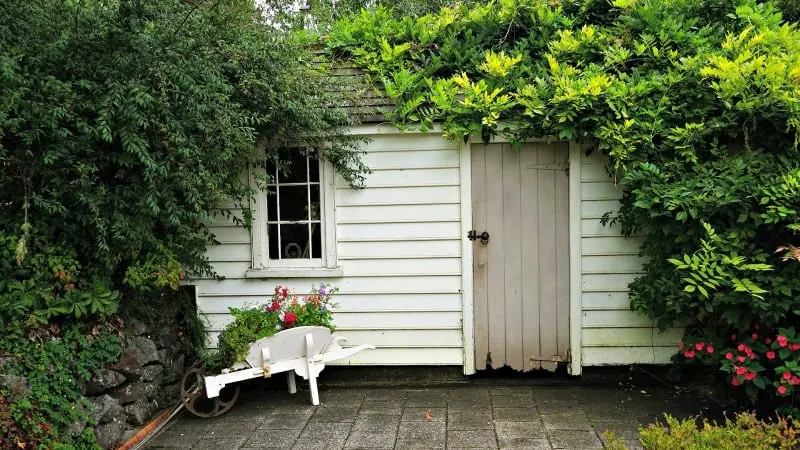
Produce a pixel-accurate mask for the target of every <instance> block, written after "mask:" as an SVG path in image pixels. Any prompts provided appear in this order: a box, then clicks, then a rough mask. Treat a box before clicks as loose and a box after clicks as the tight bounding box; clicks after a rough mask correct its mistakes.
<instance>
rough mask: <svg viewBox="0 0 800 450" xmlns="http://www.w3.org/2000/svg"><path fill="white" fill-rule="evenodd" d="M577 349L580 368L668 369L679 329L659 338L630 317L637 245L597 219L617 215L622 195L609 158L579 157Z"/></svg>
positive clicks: (646, 323) (642, 320)
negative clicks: (652, 366)
mask: <svg viewBox="0 0 800 450" xmlns="http://www.w3.org/2000/svg"><path fill="white" fill-rule="evenodd" d="M582 158H583V160H582V162H581V223H580V227H581V300H582V305H581V310H582V314H583V317H582V318H581V319H582V320H581V323H582V328H583V329H582V330H581V339H582V342H581V347H582V353H583V366H598V365H617V364H661V363H668V362H669V359H670V357H671V356H672V355H673V354H674V353H675V352H676V351H677V343H678V342H679V341H680V338H681V336H682V329H678V328H675V329H670V330H667V331H666V332H664V333H660V332H659V331H658V329H657V328H655V327H654V326H653V321H652V320H650V319H648V318H647V317H645V316H643V315H640V314H638V313H636V312H633V311H631V309H630V302H629V299H628V292H627V291H628V284H629V283H630V282H631V281H633V279H634V278H635V277H636V275H637V274H638V273H640V272H641V268H642V263H643V259H642V258H641V257H639V256H638V253H639V245H640V243H641V241H640V239H637V238H635V237H633V238H626V237H623V236H621V234H620V229H619V226H618V225H617V226H613V227H609V226H603V225H601V223H600V218H601V217H602V216H603V214H604V213H606V212H608V211H617V210H618V209H619V205H620V204H619V198H621V196H622V194H621V193H622V189H621V187H620V186H618V185H615V182H614V179H613V178H611V177H609V175H608V170H607V169H606V165H607V164H606V162H607V160H608V158H606V157H604V156H602V155H600V154H597V153H595V154H592V155H589V156H586V155H582Z"/></svg>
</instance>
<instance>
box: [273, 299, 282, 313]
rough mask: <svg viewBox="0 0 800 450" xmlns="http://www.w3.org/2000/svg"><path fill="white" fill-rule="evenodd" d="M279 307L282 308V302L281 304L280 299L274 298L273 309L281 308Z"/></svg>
mask: <svg viewBox="0 0 800 450" xmlns="http://www.w3.org/2000/svg"><path fill="white" fill-rule="evenodd" d="M279 309H281V304H280V303H278V301H277V300H273V301H272V310H273V311H277V310H279Z"/></svg>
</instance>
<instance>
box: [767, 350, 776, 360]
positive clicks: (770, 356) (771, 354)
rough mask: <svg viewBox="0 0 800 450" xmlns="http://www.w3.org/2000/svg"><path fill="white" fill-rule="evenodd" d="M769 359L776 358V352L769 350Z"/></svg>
mask: <svg viewBox="0 0 800 450" xmlns="http://www.w3.org/2000/svg"><path fill="white" fill-rule="evenodd" d="M767 359H775V352H773V351H768V352H767Z"/></svg>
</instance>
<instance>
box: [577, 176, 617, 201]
mask: <svg viewBox="0 0 800 450" xmlns="http://www.w3.org/2000/svg"><path fill="white" fill-rule="evenodd" d="M621 194H622V186H620V185H614V184H613V183H609V181H608V180H603V181H586V182H584V183H583V184H582V188H581V199H582V200H615V201H616V200H619V198H620V197H621Z"/></svg>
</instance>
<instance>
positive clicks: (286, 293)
mask: <svg viewBox="0 0 800 450" xmlns="http://www.w3.org/2000/svg"><path fill="white" fill-rule="evenodd" d="M288 296H289V289H286V288H283V289H281V297H283V298H286V297H288Z"/></svg>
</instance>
